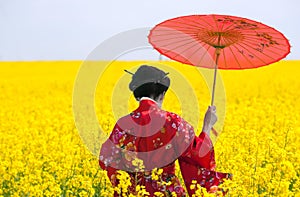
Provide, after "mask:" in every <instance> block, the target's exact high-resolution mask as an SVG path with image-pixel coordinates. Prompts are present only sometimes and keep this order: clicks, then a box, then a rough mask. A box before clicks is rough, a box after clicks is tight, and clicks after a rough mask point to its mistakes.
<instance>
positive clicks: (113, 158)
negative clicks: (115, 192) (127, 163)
mask: <svg viewBox="0 0 300 197" xmlns="http://www.w3.org/2000/svg"><path fill="white" fill-rule="evenodd" d="M124 137H125V134H124V132H123V131H122V130H121V128H120V127H119V125H118V124H116V125H115V126H114V128H113V131H112V132H111V134H110V136H109V138H108V139H107V140H106V141H105V142H104V143H103V145H102V147H101V150H100V155H99V165H100V167H101V168H102V169H103V170H106V171H107V175H108V177H109V179H110V181H111V183H112V185H114V186H116V185H117V180H116V173H117V170H119V168H118V162H119V161H120V160H121V157H122V155H121V152H120V144H121V143H122V141H123V140H124Z"/></svg>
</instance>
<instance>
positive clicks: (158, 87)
mask: <svg viewBox="0 0 300 197" xmlns="http://www.w3.org/2000/svg"><path fill="white" fill-rule="evenodd" d="M167 90H168V87H167V86H165V85H162V84H160V83H153V82H151V83H145V84H143V85H141V86H139V87H137V88H136V89H135V90H134V91H133V95H134V97H135V99H136V100H139V99H140V98H142V97H150V98H153V99H154V100H156V99H157V98H158V96H159V95H160V94H162V93H163V92H166V91H167Z"/></svg>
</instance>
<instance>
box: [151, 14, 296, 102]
mask: <svg viewBox="0 0 300 197" xmlns="http://www.w3.org/2000/svg"><path fill="white" fill-rule="evenodd" d="M148 38H149V42H150V43H151V44H152V45H153V47H154V48H155V49H156V50H158V51H159V52H160V53H161V54H163V55H165V56H167V57H169V58H171V59H173V60H176V61H178V62H181V63H184V64H190V65H193V66H199V67H205V68H214V69H215V73H214V84H213V90H212V101H211V105H213V101H214V90H215V82H216V73H217V68H219V69H249V68H257V67H261V66H265V65H268V64H271V63H274V62H277V61H279V60H280V59H282V58H284V57H286V56H287V54H289V52H290V45H289V42H288V40H287V39H286V38H285V36H284V35H283V34H282V33H280V32H279V31H277V30H275V29H274V28H272V27H269V26H267V25H264V24H262V23H260V22H256V21H253V20H250V19H246V18H241V17H236V16H228V15H215V14H211V15H190V16H182V17H177V18H173V19H169V20H166V21H164V22H162V23H160V24H158V25H156V26H155V27H154V28H153V29H152V30H151V31H150V34H149V36H148Z"/></svg>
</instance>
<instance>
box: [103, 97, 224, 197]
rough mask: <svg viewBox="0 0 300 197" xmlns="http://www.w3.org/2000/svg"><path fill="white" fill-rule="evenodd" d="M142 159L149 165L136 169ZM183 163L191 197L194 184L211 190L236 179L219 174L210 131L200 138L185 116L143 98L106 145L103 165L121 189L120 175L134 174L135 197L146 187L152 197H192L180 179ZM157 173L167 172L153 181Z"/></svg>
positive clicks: (132, 176)
mask: <svg viewBox="0 0 300 197" xmlns="http://www.w3.org/2000/svg"><path fill="white" fill-rule="evenodd" d="M137 158H138V159H140V160H142V161H143V169H141V168H137V166H136V165H135V161H136V159H137ZM177 159H178V160H179V164H180V169H181V173H182V176H183V178H184V181H185V185H186V187H187V190H188V193H189V195H190V196H191V195H192V194H193V193H194V190H191V189H190V185H191V183H192V180H196V181H197V183H199V184H200V185H201V186H203V187H205V188H206V189H207V190H209V189H210V188H211V187H212V186H217V185H219V184H220V183H222V180H223V179H225V178H230V174H228V173H220V172H216V171H214V169H215V156H214V149H213V144H212V142H211V140H210V138H209V136H208V135H206V133H205V132H201V134H200V136H199V137H197V136H195V133H194V130H193V127H192V126H191V125H190V124H188V123H187V122H186V121H185V120H183V119H182V118H181V117H180V116H178V115H176V114H174V113H171V112H167V111H163V110H162V109H160V107H159V106H158V105H157V103H156V102H155V101H153V100H152V99H148V98H143V99H141V101H140V105H139V107H138V108H137V109H136V110H134V111H133V112H132V113H130V114H129V115H127V116H124V117H122V118H121V119H119V120H118V122H117V123H116V125H115V127H114V129H113V131H112V133H111V134H110V137H109V139H108V140H107V141H106V142H105V143H104V144H103V145H102V148H101V151H100V157H99V164H100V166H101V168H102V169H104V170H107V174H108V177H109V178H110V180H111V182H112V185H113V186H117V185H118V179H117V178H116V173H117V170H124V171H126V172H128V174H129V175H130V177H131V183H132V184H131V186H130V188H129V191H130V192H131V193H133V194H134V193H135V186H136V185H143V186H145V188H146V190H147V191H148V192H149V194H150V196H153V195H154V193H155V192H162V193H164V194H165V196H169V195H171V193H172V192H175V193H176V194H177V196H186V194H185V190H184V188H183V187H182V186H181V184H180V182H179V180H178V178H177V176H176V175H175V161H176V160H177ZM154 168H160V169H162V170H163V172H162V174H161V175H160V178H159V180H154V179H153V177H152V176H151V172H152V169H154ZM162 182H164V183H165V184H161V183H162ZM166 183H167V184H166ZM115 196H118V194H117V192H115Z"/></svg>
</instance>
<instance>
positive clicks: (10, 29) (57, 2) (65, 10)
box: [0, 0, 300, 61]
mask: <svg viewBox="0 0 300 197" xmlns="http://www.w3.org/2000/svg"><path fill="white" fill-rule="evenodd" d="M299 7H300V1H299V0H249V1H246V0H148V1H146V0H107V1H101V0H0V27H1V31H0V61H10V60H17V61H25V60H84V59H85V58H86V57H87V56H88V54H89V53H90V52H91V51H92V50H93V49H94V48H95V47H97V46H98V45H99V44H101V43H102V42H103V41H105V40H106V39H109V38H110V37H111V36H114V35H116V34H118V33H121V32H124V31H127V30H131V29H135V28H143V27H153V26H155V25H156V24H158V23H160V22H162V21H164V20H167V19H170V18H174V17H178V16H182V15H192V14H228V15H234V16H241V17H245V18H249V19H252V20H256V21H260V22H262V23H264V24H266V25H268V26H271V27H274V28H275V29H277V30H278V31H280V32H282V33H283V34H284V35H285V36H286V37H287V38H288V39H289V40H290V44H291V46H292V48H291V53H290V54H289V55H288V56H287V57H286V59H300V12H299ZM142 53H143V55H144V56H143V55H141V56H139V55H137V56H136V57H134V55H133V56H132V57H131V58H133V59H134V58H137V59H141V58H143V57H146V58H148V57H150V56H149V54H150V52H149V51H143V52H142ZM148 53H149V54H148ZM125 59H126V58H125Z"/></svg>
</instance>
